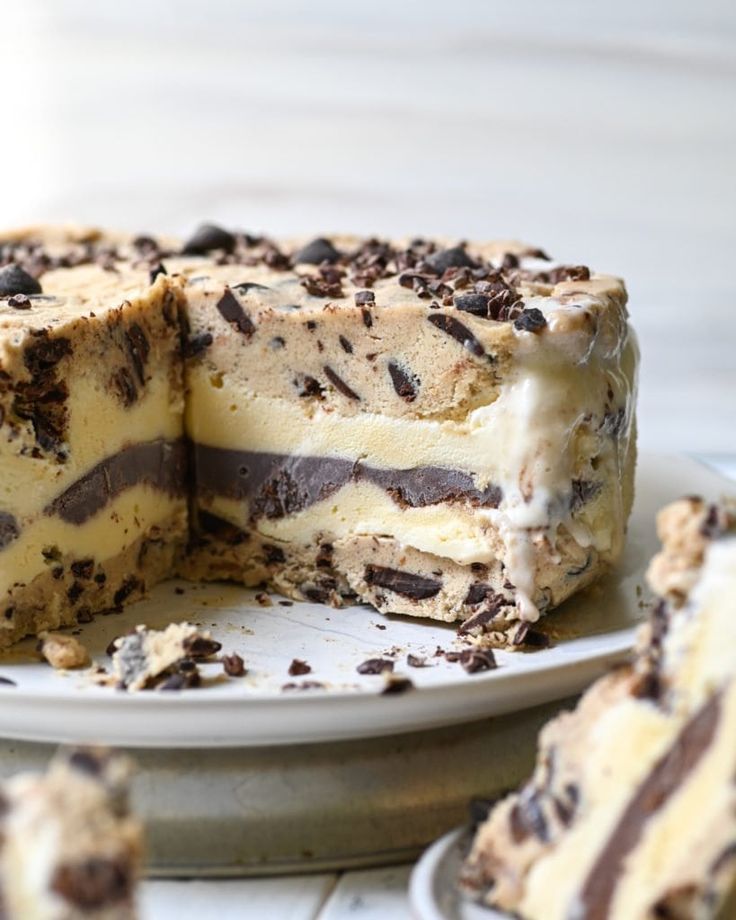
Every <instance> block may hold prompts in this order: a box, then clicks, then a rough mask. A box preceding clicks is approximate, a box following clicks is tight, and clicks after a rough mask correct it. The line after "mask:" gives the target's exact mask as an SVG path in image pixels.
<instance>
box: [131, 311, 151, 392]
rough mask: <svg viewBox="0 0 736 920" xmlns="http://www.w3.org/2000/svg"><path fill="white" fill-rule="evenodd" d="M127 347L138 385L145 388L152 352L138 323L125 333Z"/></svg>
mask: <svg viewBox="0 0 736 920" xmlns="http://www.w3.org/2000/svg"><path fill="white" fill-rule="evenodd" d="M125 341H126V347H127V351H128V356H129V358H130V363H131V364H132V365H133V369H134V370H135V374H136V377H137V378H138V383H139V384H140V385H141V386H143V384H144V383H145V382H146V364H147V363H148V356H149V354H150V351H151V346H150V345H149V344H148V339H147V338H146V334H145V332H144V331H143V330H142V329H141V327H140V326H139V325H138V323H133V324H132V325H131V326H130V328H129V329H128V330H127V331H126V333H125Z"/></svg>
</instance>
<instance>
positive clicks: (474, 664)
mask: <svg viewBox="0 0 736 920" xmlns="http://www.w3.org/2000/svg"><path fill="white" fill-rule="evenodd" d="M466 651H467V655H465V656H464V657H463V659H462V661H461V662H460V663H461V664H462V666H463V667H464V668H465V670H466V671H467V672H468V674H477V673H478V672H479V671H493V670H495V669H496V668H497V667H498V664H497V663H496V658H495V656H494V654H493V652H492V651H491V650H490V649H489V648H486V649H482V648H475V649H467V650H466Z"/></svg>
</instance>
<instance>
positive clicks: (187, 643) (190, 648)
mask: <svg viewBox="0 0 736 920" xmlns="http://www.w3.org/2000/svg"><path fill="white" fill-rule="evenodd" d="M183 647H184V651H185V652H186V654H187V655H188V656H189V657H190V658H197V659H202V658H211V657H212V656H213V655H216V654H217V652H219V651H220V649H221V648H222V644H221V643H220V642H216V641H215V640H214V639H210V638H208V637H207V636H200V635H194V636H189V637H188V638H186V639H185V640H184V643H183Z"/></svg>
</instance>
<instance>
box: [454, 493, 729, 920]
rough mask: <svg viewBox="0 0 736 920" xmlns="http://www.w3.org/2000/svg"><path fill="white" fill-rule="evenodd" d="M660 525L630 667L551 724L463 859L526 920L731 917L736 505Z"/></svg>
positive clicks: (483, 894) (484, 893)
mask: <svg viewBox="0 0 736 920" xmlns="http://www.w3.org/2000/svg"><path fill="white" fill-rule="evenodd" d="M658 524H659V533H660V537H661V539H662V542H663V549H662V552H661V553H660V554H659V555H658V556H657V557H655V559H654V560H653V562H652V564H651V567H650V570H649V579H650V582H651V584H652V587H653V588H654V590H655V591H656V592H657V593H658V594H659V595H660V598H661V601H660V603H659V604H658V606H657V607H656V609H655V610H654V612H653V615H652V617H651V621H650V623H649V624H648V626H647V627H646V628H645V631H644V634H643V636H642V637H641V642H640V645H639V649H638V654H637V656H636V658H635V660H634V662H633V663H632V664H630V665H627V666H625V667H622V668H619V669H618V670H616V671H614V672H613V673H611V674H610V675H608V676H606V677H604V678H602V679H601V680H599V681H598V682H597V683H595V684H594V685H593V686H592V687H591V688H590V689H589V690H588V691H587V693H586V694H585V695H584V696H583V698H582V700H581V701H580V703H579V705H578V707H577V708H576V709H575V710H574V711H573V712H568V713H565V714H563V715H561V716H559V717H558V718H556V719H555V720H554V721H553V722H551V723H549V724H548V725H547V727H546V728H545V729H544V730H543V732H542V734H541V737H540V747H539V755H538V760H537V767H536V770H535V773H534V775H533V777H532V779H531V780H530V781H529V782H528V783H527V784H526V785H525V786H524V787H523V788H522V789H521V790H520V791H519V792H518V793H515V794H513V795H511V796H510V797H508V798H506V799H505V800H503V801H502V802H500V804H498V805H497V806H496V807H495V808H494V809H493V811H492V812H491V814H490V816H489V818H488V820H487V821H486V822H485V823H484V824H482V825H481V827H480V829H479V831H478V833H477V835H476V837H475V841H474V843H473V847H472V851H471V853H470V855H469V857H468V860H467V862H466V865H465V869H464V873H463V884H464V886H465V887H466V888H467V889H468V890H469V891H470V892H471V893H472V894H473V895H474V896H475V897H477V898H479V899H481V900H482V901H484V902H485V903H487V904H489V905H493V906H496V907H500V908H502V909H503V910H505V911H509V912H510V913H512V914H513V916H516V917H520V918H522V920H558V918H559V920H571V918H575V920H656V918H672V920H677V918H683V920H684V918H688V920H699V918H703V920H707V918H709V920H712V918H715V917H719V918H723V920H728V918H731V917H734V916H736V786H735V785H734V776H736V504H734V503H733V502H731V503H728V502H723V503H721V504H716V505H709V504H707V503H706V502H704V501H702V500H699V499H695V498H688V499H684V500H682V501H680V502H677V503H675V504H673V505H671V506H669V507H667V508H666V509H665V510H664V511H662V512H661V514H660V517H659V522H658Z"/></svg>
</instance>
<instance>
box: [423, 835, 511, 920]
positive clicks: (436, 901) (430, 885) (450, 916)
mask: <svg viewBox="0 0 736 920" xmlns="http://www.w3.org/2000/svg"><path fill="white" fill-rule="evenodd" d="M469 844H470V831H469V829H468V828H467V827H462V828H458V829H457V830H454V831H450V832H449V834H445V835H444V837H440V839H439V840H437V841H435V842H434V843H433V844H432V846H431V847H429V848H428V849H427V850H425V851H424V854H423V855H422V858H421V859H420V860H419V862H418V863H417V864H416V865H415V866H414V870H413V871H412V874H411V880H410V882H409V904H410V905H411V913H412V917H413V918H414V920H510V918H509V915H508V914H505V913H501V912H499V911H497V910H491V909H490V908H488V907H483V906H481V905H480V904H475V903H473V902H472V901H470V900H468V899H467V898H466V897H464V896H463V895H462V894H461V893H460V891H458V888H457V878H458V875H459V873H460V867H461V865H462V862H463V859H464V857H465V853H466V852H467V848H468V846H469Z"/></svg>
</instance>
